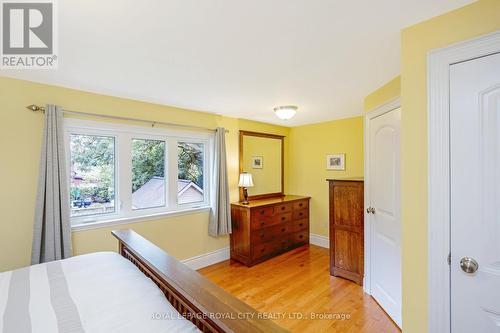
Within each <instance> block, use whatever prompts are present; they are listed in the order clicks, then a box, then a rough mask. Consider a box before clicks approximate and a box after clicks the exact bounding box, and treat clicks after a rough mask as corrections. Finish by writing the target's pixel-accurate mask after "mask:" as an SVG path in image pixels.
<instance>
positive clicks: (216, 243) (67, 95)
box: [0, 77, 289, 272]
mask: <svg viewBox="0 0 500 333" xmlns="http://www.w3.org/2000/svg"><path fill="white" fill-rule="evenodd" d="M46 103H53V104H58V105H62V106H64V107H65V108H67V109H70V110H80V111H86V112H92V113H97V114H108V115H120V116H124V117H137V118H145V119H152V120H156V121H166V122H174V123H178V124H186V125H196V126H206V127H212V128H215V127H217V126H223V127H226V128H227V129H228V130H229V131H230V132H229V133H228V134H227V136H226V141H227V143H226V144H227V152H228V171H229V182H230V191H231V199H232V200H234V201H235V200H238V186H237V184H238V142H239V141H238V140H239V133H238V131H239V130H240V129H243V130H247V131H256V132H266V133H274V134H279V135H284V136H288V133H289V129H288V128H285V127H280V126H273V125H268V124H263V123H258V122H252V121H247V120H240V119H234V118H228V117H222V116H217V115H214V114H208V113H202V112H194V111H188V110H182V109H177V108H173V107H166V106H161V105H155V104H149V103H143V102H138V101H132V100H126V99H121V98H115V97H110V96H104V95H97V94H91V93H85V92H81V91H77V90H71V89H65V88H60V87H55V86H48V85H42V84H37V83H31V82H27V81H21V80H14V79H9V78H5V77H0V152H1V160H0V177H1V178H0V184H1V186H2V188H1V189H0V212H2V218H1V219H0V245H1V247H2V251H0V272H1V271H5V270H10V269H14V268H18V267H22V266H26V265H29V264H30V258H31V241H32V228H33V216H34V205H35V194H36V187H37V178H38V164H39V160H40V147H41V135H42V128H43V116H42V115H41V114H40V113H33V112H30V111H28V110H27V109H25V106H26V105H29V104H40V105H44V104H46ZM287 151H288V140H287V139H285V153H287ZM286 172H287V164H286V163H285V186H286V175H287V174H286ZM207 224H208V212H200V213H196V214H190V215H183V216H176V217H170V218H163V219H161V220H156V221H148V222H141V223H133V224H130V225H119V226H115V227H111V228H101V229H94V230H87V231H78V232H74V233H73V247H74V250H75V251H74V252H75V254H82V253H88V252H92V251H102V250H114V249H116V241H115V240H114V239H113V238H112V237H111V236H110V233H109V231H110V230H112V229H114V228H133V229H135V230H137V231H138V232H139V233H141V234H143V235H144V236H146V237H147V238H149V239H150V240H152V241H153V242H154V243H156V244H158V245H159V246H161V247H162V248H164V249H165V250H166V251H168V252H170V253H172V254H173V255H175V256H176V257H178V258H180V259H183V258H188V257H192V256H195V255H199V254H202V253H206V252H210V251H214V250H216V249H220V248H223V247H226V246H228V238H227V237H222V238H219V239H216V238H212V237H210V236H208V233H207Z"/></svg>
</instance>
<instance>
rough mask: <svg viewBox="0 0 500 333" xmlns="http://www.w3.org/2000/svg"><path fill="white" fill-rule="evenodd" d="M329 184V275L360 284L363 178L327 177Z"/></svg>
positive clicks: (362, 251) (362, 245)
mask: <svg viewBox="0 0 500 333" xmlns="http://www.w3.org/2000/svg"><path fill="white" fill-rule="evenodd" d="M328 183H329V201H330V204H329V206H330V274H331V275H333V276H340V277H343V278H346V279H349V280H351V281H354V282H356V283H357V284H359V285H362V284H363V276H364V185H363V179H362V178H351V179H328Z"/></svg>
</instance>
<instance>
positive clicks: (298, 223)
mask: <svg viewBox="0 0 500 333" xmlns="http://www.w3.org/2000/svg"><path fill="white" fill-rule="evenodd" d="M307 229H309V219H302V220H295V221H293V231H294V232H297V231H302V230H307Z"/></svg>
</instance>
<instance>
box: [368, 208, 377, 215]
mask: <svg viewBox="0 0 500 333" xmlns="http://www.w3.org/2000/svg"><path fill="white" fill-rule="evenodd" d="M366 212H367V213H368V214H375V208H373V207H368V208H367V209H366Z"/></svg>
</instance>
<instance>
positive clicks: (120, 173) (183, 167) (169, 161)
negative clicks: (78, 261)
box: [65, 119, 213, 225]
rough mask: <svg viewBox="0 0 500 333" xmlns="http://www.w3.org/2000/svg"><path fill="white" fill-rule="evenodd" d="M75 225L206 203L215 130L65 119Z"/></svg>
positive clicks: (146, 214)
mask: <svg viewBox="0 0 500 333" xmlns="http://www.w3.org/2000/svg"><path fill="white" fill-rule="evenodd" d="M65 132H66V142H67V150H68V156H69V158H68V160H69V163H68V165H69V166H68V168H69V170H70V194H71V195H70V197H71V198H70V203H69V204H70V205H71V220H72V224H73V225H80V224H84V223H92V222H99V221H107V220H110V221H113V220H116V219H127V218H137V217H143V216H149V215H155V214H161V213H167V212H172V211H178V210H186V209H192V208H198V207H207V206H208V203H209V197H208V196H209V190H208V186H209V183H210V182H209V179H208V175H210V172H209V169H208V166H209V165H210V163H209V161H210V158H211V157H210V156H211V155H210V154H211V151H212V148H211V147H212V144H213V134H210V133H197V132H182V131H169V130H166V129H159V128H146V127H137V126H127V125H118V124H107V123H100V122H92V121H82V120H76V119H66V120H65Z"/></svg>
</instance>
